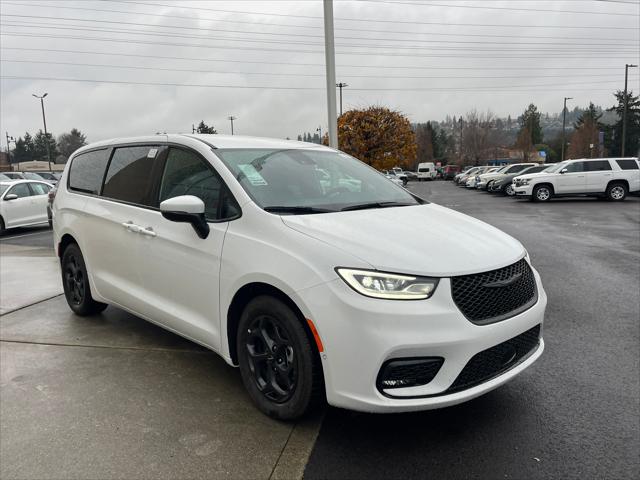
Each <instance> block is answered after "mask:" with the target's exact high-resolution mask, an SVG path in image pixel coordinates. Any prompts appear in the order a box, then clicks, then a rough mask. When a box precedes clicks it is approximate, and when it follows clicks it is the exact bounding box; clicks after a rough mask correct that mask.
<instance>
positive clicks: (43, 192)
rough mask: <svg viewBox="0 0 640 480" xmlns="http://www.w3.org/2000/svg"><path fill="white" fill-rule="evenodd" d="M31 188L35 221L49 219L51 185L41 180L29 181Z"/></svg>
mask: <svg viewBox="0 0 640 480" xmlns="http://www.w3.org/2000/svg"><path fill="white" fill-rule="evenodd" d="M29 188H31V202H32V205H33V222H42V223H44V222H46V221H47V203H48V202H49V195H48V194H49V190H51V187H50V186H49V185H47V184H44V183H40V182H31V183H29Z"/></svg>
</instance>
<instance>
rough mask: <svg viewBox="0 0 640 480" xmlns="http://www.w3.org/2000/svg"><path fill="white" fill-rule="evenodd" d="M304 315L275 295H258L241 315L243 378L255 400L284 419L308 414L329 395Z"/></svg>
mask: <svg viewBox="0 0 640 480" xmlns="http://www.w3.org/2000/svg"><path fill="white" fill-rule="evenodd" d="M303 321H304V319H303V318H299V316H298V315H297V314H296V313H295V312H294V311H293V310H292V308H291V307H289V305H287V304H286V303H285V302H283V301H282V300H280V299H279V298H275V297H272V296H269V295H261V296H258V297H255V298H254V299H252V300H251V301H250V302H249V303H248V304H247V306H246V307H245V309H244V311H243V312H242V315H241V317H240V323H239V325H238V335H237V339H236V346H237V352H238V363H239V366H240V374H241V376H242V382H243V383H244V386H245V388H246V389H247V392H248V393H249V396H250V397H251V400H253V402H254V403H255V405H256V406H257V407H258V408H259V409H260V410H261V411H262V412H263V413H265V414H267V415H269V416H271V417H273V418H276V419H278V420H293V419H296V418H299V417H301V416H303V415H304V414H305V413H306V412H307V411H309V410H310V409H311V408H313V407H314V406H316V405H317V404H318V403H320V402H321V401H322V399H323V398H324V396H325V395H324V383H323V375H322V366H321V365H320V355H319V352H318V351H317V349H316V348H314V346H313V343H312V341H313V340H312V338H313V337H312V336H310V335H309V334H308V333H307V331H306V329H305V327H304V324H303Z"/></svg>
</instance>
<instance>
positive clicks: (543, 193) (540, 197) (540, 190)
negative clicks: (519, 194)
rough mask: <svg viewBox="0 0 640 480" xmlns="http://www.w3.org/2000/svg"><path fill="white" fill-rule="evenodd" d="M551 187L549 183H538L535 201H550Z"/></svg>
mask: <svg viewBox="0 0 640 480" xmlns="http://www.w3.org/2000/svg"><path fill="white" fill-rule="evenodd" d="M552 195H553V194H552V193H551V187H548V186H547V185H538V186H536V187H535V188H534V189H533V197H532V198H533V200H534V201H535V202H548V201H549V200H551V196H552Z"/></svg>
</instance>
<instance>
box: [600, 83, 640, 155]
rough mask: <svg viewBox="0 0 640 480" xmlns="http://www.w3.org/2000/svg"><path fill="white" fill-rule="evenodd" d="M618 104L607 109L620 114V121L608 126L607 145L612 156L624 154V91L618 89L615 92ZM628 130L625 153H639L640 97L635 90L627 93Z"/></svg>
mask: <svg viewBox="0 0 640 480" xmlns="http://www.w3.org/2000/svg"><path fill="white" fill-rule="evenodd" d="M614 95H615V97H616V100H617V101H618V103H617V105H614V106H613V107H611V108H609V109H607V110H608V111H611V112H616V113H617V114H618V121H617V122H616V123H615V124H614V125H612V126H610V127H608V128H607V130H606V135H605V146H606V148H607V150H608V151H609V154H610V155H612V156H620V155H622V115H623V114H624V91H622V90H618V91H617V92H616V93H614ZM627 97H628V105H627V132H626V139H625V147H624V148H625V155H627V156H634V155H638V149H639V148H640V97H638V96H637V95H636V96H634V95H633V92H628V93H627Z"/></svg>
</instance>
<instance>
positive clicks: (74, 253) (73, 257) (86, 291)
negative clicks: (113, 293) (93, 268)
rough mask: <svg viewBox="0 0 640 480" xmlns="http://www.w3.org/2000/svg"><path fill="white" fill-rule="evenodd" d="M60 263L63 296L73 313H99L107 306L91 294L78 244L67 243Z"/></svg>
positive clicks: (82, 314) (83, 314)
mask: <svg viewBox="0 0 640 480" xmlns="http://www.w3.org/2000/svg"><path fill="white" fill-rule="evenodd" d="M60 263H61V265H60V266H61V270H62V287H63V288H64V296H65V298H66V299H67V304H68V305H69V308H71V310H73V312H74V313H76V314H77V315H80V316H85V315H91V314H94V313H100V312H101V311H103V310H104V309H105V308H107V306H108V305H107V304H106V303H101V302H96V301H95V300H94V299H93V297H92V296H91V287H90V285H89V276H88V274H87V267H86V265H85V263H84V257H83V256H82V252H81V251H80V247H78V245H76V244H75V243H72V244H70V245H68V246H67V247H66V248H65V250H64V252H63V254H62V259H61V261H60Z"/></svg>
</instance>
